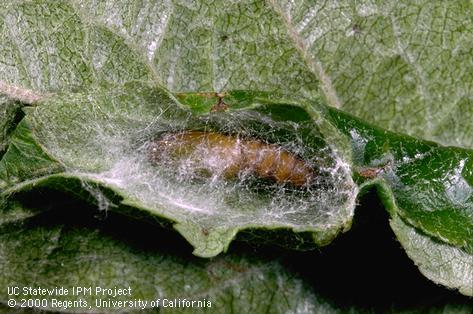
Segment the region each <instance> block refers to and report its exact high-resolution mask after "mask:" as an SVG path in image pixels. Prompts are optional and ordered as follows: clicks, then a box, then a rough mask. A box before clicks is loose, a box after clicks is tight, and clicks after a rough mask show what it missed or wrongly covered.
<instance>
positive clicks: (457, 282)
mask: <svg viewBox="0 0 473 314" xmlns="http://www.w3.org/2000/svg"><path fill="white" fill-rule="evenodd" d="M391 227H392V228H393V230H394V232H395V234H396V236H397V238H398V240H399V241H400V242H401V244H402V246H403V247H404V249H405V250H406V252H407V254H408V255H409V257H410V258H411V259H412V260H414V262H415V263H416V265H417V266H418V267H419V269H420V271H421V272H422V274H424V275H425V276H426V277H427V278H429V279H431V280H433V281H434V282H437V283H440V284H442V285H444V286H447V287H451V288H455V289H458V290H459V291H460V292H461V293H463V294H465V295H470V296H471V295H473V285H472V284H471V283H472V282H473V256H472V254H471V253H467V252H465V251H463V250H461V249H459V248H457V247H455V246H451V245H448V244H445V243H442V242H440V241H437V240H435V239H432V237H429V236H427V235H425V234H422V232H421V231H419V230H416V229H415V228H413V227H412V226H409V225H408V224H406V223H405V222H403V220H402V219H401V218H399V217H398V216H395V217H393V219H391Z"/></svg>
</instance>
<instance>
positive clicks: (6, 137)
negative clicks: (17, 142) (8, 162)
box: [0, 94, 21, 158]
mask: <svg viewBox="0 0 473 314" xmlns="http://www.w3.org/2000/svg"><path fill="white" fill-rule="evenodd" d="M20 107H21V105H20V104H18V103H15V102H14V101H11V100H10V99H8V98H7V97H6V96H4V95H1V94H0V158H1V157H2V155H3V154H4V152H5V150H6V148H7V146H8V144H9V141H10V133H11V132H12V131H13V130H14V128H15V120H16V118H17V114H18V111H19V108H20Z"/></svg>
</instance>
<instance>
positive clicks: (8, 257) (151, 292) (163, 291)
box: [0, 205, 339, 313]
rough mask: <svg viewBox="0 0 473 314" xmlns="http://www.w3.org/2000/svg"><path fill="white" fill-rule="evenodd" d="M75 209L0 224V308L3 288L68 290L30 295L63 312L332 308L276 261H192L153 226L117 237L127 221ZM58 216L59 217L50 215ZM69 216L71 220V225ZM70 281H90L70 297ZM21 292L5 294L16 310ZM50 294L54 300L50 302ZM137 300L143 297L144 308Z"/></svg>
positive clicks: (4, 301)
mask: <svg viewBox="0 0 473 314" xmlns="http://www.w3.org/2000/svg"><path fill="white" fill-rule="evenodd" d="M69 206H70V205H69ZM17 210H18V209H17ZM24 210H26V209H24ZM61 210H62V209H61ZM82 210H84V209H83V208H82ZM26 211H27V210H26ZM1 215H3V213H1ZM75 215H77V213H74V209H70V208H69V213H68V216H69V218H68V219H66V223H65V224H61V223H60V221H61V220H63V221H64V217H65V214H64V213H63V214H61V213H60V212H59V213H58V209H56V212H54V211H53V212H49V213H44V214H41V215H38V216H35V217H34V218H29V219H24V220H19V221H17V222H14V223H12V222H10V223H4V222H2V223H1V225H0V230H1V233H0V269H1V271H2V276H1V277H0V290H1V291H4V293H2V297H1V299H0V304H2V305H4V306H5V307H6V306H7V294H6V291H7V288H11V287H20V289H23V287H26V288H28V287H31V288H33V289H35V288H39V287H41V288H46V289H54V287H58V288H61V287H62V288H64V289H67V290H68V295H58V294H54V295H45V296H41V295H39V296H33V297H32V298H33V299H43V300H44V299H46V300H48V304H47V305H46V306H45V307H40V308H41V309H47V310H53V311H60V312H64V313H66V312H69V313H70V312H76V313H103V312H123V311H126V312H138V311H140V309H141V308H145V309H146V311H147V312H154V311H155V310H156V309H155V308H154V309H153V308H151V306H150V305H151V304H150V302H151V301H155V300H157V299H160V309H161V310H166V312H170V313H195V312H198V313H201V312H202V313H204V312H205V313H208V312H210V313H225V312H230V311H235V310H238V311H240V310H245V311H249V312H257V313H261V312H264V311H268V312H272V313H282V312H287V311H293V312H301V311H302V312H313V311H320V310H324V311H329V312H330V313H336V312H339V310H337V309H336V308H334V307H333V306H332V305H330V304H329V303H327V302H326V301H325V300H324V299H323V298H321V297H320V296H318V295H316V294H315V293H314V291H313V289H311V288H310V287H309V286H308V285H307V284H306V283H305V282H304V281H303V280H302V278H300V277H299V276H298V275H297V274H295V273H294V272H290V271H287V270H285V269H284V267H283V266H282V265H281V264H280V262H279V261H277V260H269V259H267V258H257V257H251V256H249V254H240V255H235V254H231V255H227V256H222V257H218V258H215V259H212V260H202V259H197V258H195V257H192V256H188V255H187V254H184V253H182V252H181V251H180V250H177V249H175V248H173V246H172V240H173V238H172V237H169V235H166V234H165V235H162V234H160V233H159V232H156V229H153V231H149V228H148V229H147V228H146V227H145V228H144V229H143V227H141V229H140V230H146V232H145V233H143V232H142V231H141V233H140V234H139V236H133V237H130V236H129V235H128V236H126V237H125V239H120V238H121V237H124V229H122V231H121V232H120V231H118V230H120V229H118V228H116V226H117V225H120V226H121V227H122V228H125V229H126V228H130V227H133V226H130V224H129V223H123V222H120V220H119V219H118V220H117V219H113V217H112V219H111V221H113V222H114V226H111V224H110V223H106V224H103V225H102V226H101V225H100V224H97V222H95V223H93V222H91V221H88V220H87V219H85V220H84V219H83V218H80V216H82V217H84V213H79V217H75ZM58 216H60V217H62V218H61V219H58ZM72 217H74V218H73V219H71V218H72ZM72 220H74V224H72V225H71V221H72ZM78 222H79V223H78ZM134 228H136V226H134ZM134 230H139V229H134ZM125 232H126V231H125ZM147 236H156V237H159V236H166V238H167V243H162V242H163V241H156V244H154V245H153V244H152V242H151V241H149V243H150V244H149V245H143V244H142V243H143V242H142V241H143V238H145V237H147ZM77 287H83V288H89V287H91V288H92V289H91V291H92V292H91V293H83V294H80V295H73V289H75V288H77ZM97 287H101V288H107V289H114V288H115V287H116V288H118V289H125V290H126V291H128V288H130V289H131V290H130V291H131V295H119V296H116V297H115V296H112V295H100V293H99V294H98V295H97V294H96V288H97ZM86 292H87V291H86ZM25 297H26V295H24V294H23V290H21V293H20V295H18V296H10V297H8V299H16V300H17V309H20V308H19V305H20V304H21V299H24V298H25ZM30 298H31V296H30ZM79 299H81V300H82V302H81V304H80V305H77V304H76V305H73V304H70V305H69V306H67V304H64V303H63V305H61V304H60V303H59V302H58V301H61V302H64V301H78V300H79ZM174 299H178V300H179V299H180V300H181V301H182V302H184V299H186V300H190V301H192V300H194V301H200V302H201V304H203V307H202V306H201V307H200V308H198V307H196V306H194V307H183V306H181V307H177V306H175V307H173V308H171V307H169V305H170V301H171V302H173V301H175V300H174ZM53 300H57V301H56V303H53V302H54V301H53ZM97 300H100V301H104V302H106V301H110V300H113V301H138V300H141V301H142V303H139V304H138V303H134V304H138V307H134V305H133V307H132V306H129V305H125V306H123V305H122V306H120V307H119V306H113V305H111V306H110V305H108V304H105V303H102V304H105V305H102V306H98V305H97V303H96V302H97ZM144 301H146V302H147V304H146V307H145V305H144V303H143V302H144ZM86 303H87V304H86ZM181 304H182V303H181ZM166 306H167V307H166ZM11 310H12V309H10V311H11Z"/></svg>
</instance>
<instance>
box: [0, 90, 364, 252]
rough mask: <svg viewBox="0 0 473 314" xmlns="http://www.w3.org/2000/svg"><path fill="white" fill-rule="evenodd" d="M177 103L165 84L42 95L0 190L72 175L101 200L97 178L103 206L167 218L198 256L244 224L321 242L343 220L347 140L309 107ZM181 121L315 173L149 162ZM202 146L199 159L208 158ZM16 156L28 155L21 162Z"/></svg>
mask: <svg viewBox="0 0 473 314" xmlns="http://www.w3.org/2000/svg"><path fill="white" fill-rule="evenodd" d="M236 96H238V93H237V94H236ZM180 106H181V105H180V104H179V103H177V102H176V101H175V100H174V99H173V98H172V96H171V95H169V94H167V93H166V92H165V91H164V90H162V89H160V88H157V87H153V86H149V85H147V84H143V83H129V84H126V85H124V86H122V87H117V88H116V89H113V90H110V89H109V88H107V89H103V88H102V89H95V90H92V91H90V92H89V93H75V94H65V95H63V96H59V97H56V98H54V99H53V98H50V99H48V100H45V101H44V102H43V103H41V104H39V105H37V106H36V107H35V109H34V110H30V111H29V112H28V114H27V116H26V117H25V119H24V120H23V121H22V123H21V124H20V125H19V127H18V128H17V132H16V134H15V136H14V139H15V140H14V142H13V143H17V142H19V141H20V140H21V141H22V142H21V144H22V145H11V146H10V148H9V150H8V151H7V154H6V155H5V156H4V158H3V160H2V161H1V162H0V174H2V175H1V176H0V179H1V182H2V185H3V186H4V188H5V191H4V193H3V195H4V196H8V195H10V194H12V193H15V192H18V191H22V190H29V189H33V188H37V187H40V186H52V185H54V187H55V188H58V189H60V190H64V189H68V188H67V186H68V185H69V184H70V183H66V182H68V181H67V180H69V179H71V178H72V179H73V178H75V179H78V180H80V181H82V182H84V183H83V185H84V188H85V189H86V190H88V191H89V192H90V193H91V194H92V195H93V196H95V198H96V199H97V203H100V202H103V200H107V196H106V195H103V191H101V190H100V189H98V188H95V187H94V185H97V184H98V185H100V186H102V187H104V188H107V189H110V190H111V191H112V194H114V195H115V196H113V197H111V199H109V200H108V201H106V202H105V203H104V204H106V207H110V208H111V209H113V208H114V207H115V205H118V204H123V205H128V206H132V207H135V208H140V209H143V210H145V211H148V212H149V213H151V214H153V215H157V216H159V217H163V218H166V219H168V220H171V221H172V222H173V223H174V224H175V228H176V230H177V231H178V232H180V233H181V234H182V235H183V236H184V237H185V238H186V239H187V240H188V241H189V242H190V243H191V244H192V245H193V246H194V247H195V251H194V253H195V254H197V255H199V256H214V255H216V254H218V253H220V252H221V251H223V250H226V248H227V247H228V245H229V243H230V242H231V240H232V239H233V238H234V237H235V235H236V233H237V232H239V231H240V230H243V229H255V228H265V229H275V228H278V229H288V230H293V231H294V232H299V233H302V234H301V236H297V239H299V242H300V241H304V242H308V244H310V243H313V244H314V243H315V244H318V245H324V244H327V243H328V242H330V241H331V240H332V239H333V238H334V237H335V235H336V234H337V233H338V232H339V231H340V230H346V229H347V228H348V227H349V225H350V223H351V218H352V215H353V209H354V200H355V197H356V190H357V188H356V186H355V185H354V183H353V181H352V178H351V174H350V169H349V164H348V162H349V151H348V150H347V149H348V148H349V145H348V142H347V141H346V140H345V139H344V138H342V137H340V136H337V133H336V132H337V131H336V130H335V129H333V127H331V126H330V124H328V123H326V122H324V120H323V119H322V117H320V116H319V117H317V116H316V112H313V116H310V115H309V114H308V113H307V112H305V111H304V110H303V109H302V108H300V107H294V106H290V105H280V106H278V105H275V104H273V105H270V106H267V105H264V104H260V105H258V104H257V103H253V104H252V105H251V106H250V107H252V109H246V110H236V111H232V112H229V113H215V114H210V115H209V114H203V115H202V114H201V115H192V114H191V112H190V111H188V110H187V109H185V108H183V107H180ZM278 108H279V109H278ZM281 110H282V111H281ZM288 112H291V116H289V115H288V114H287V113H288ZM313 119H315V120H317V121H318V122H317V123H314V121H313ZM27 125H31V128H27V127H26V126H27ZM187 129H192V130H196V129H201V130H203V129H205V130H214V131H216V132H221V133H226V134H240V136H243V137H251V138H257V139H259V140H260V141H264V142H269V143H274V145H278V146H280V147H286V149H288V150H289V151H294V152H297V154H298V156H300V157H301V158H304V159H305V161H306V162H307V163H308V164H310V165H311V166H310V167H313V168H312V169H313V170H314V171H315V172H316V173H317V175H316V177H314V180H315V181H314V182H312V183H311V184H310V185H308V186H304V187H303V188H296V187H291V186H286V185H284V184H279V183H272V182H266V181H264V180H258V178H254V177H252V176H250V177H248V178H247V179H245V178H243V179H238V180H230V181H229V180H224V179H222V178H220V179H219V178H217V177H210V178H207V179H203V181H202V180H197V181H196V180H193V179H192V176H193V172H192V171H193V170H192V169H190V170H187V168H184V170H182V167H183V166H185V165H186V164H185V163H186V162H187V161H186V159H183V160H182V162H183V163H182V164H179V161H178V164H164V165H163V166H160V164H153V163H152V162H151V160H150V150H149V147H150V146H149V145H150V144H149V143H150V141H153V139H155V138H159V137H161V136H163V134H168V133H171V134H172V133H176V132H180V131H182V130H187ZM17 147H20V148H22V147H24V149H20V150H17V149H16V148H17ZM39 149H43V150H39ZM38 150H39V151H38ZM30 152H31V153H30ZM202 154H203V155H204V156H200V157H199V158H207V157H206V156H205V154H207V153H206V152H205V151H204V152H202ZM345 154H347V155H345ZM24 155H27V156H30V155H31V156H32V157H36V159H35V158H27V160H25V161H22V160H21V156H24ZM223 161H225V160H224V159H223ZM61 180H64V183H63V184H61V183H60V182H61ZM62 185H63V186H64V187H62ZM115 202H118V204H114V203H115ZM104 206H105V205H104ZM299 245H301V244H299Z"/></svg>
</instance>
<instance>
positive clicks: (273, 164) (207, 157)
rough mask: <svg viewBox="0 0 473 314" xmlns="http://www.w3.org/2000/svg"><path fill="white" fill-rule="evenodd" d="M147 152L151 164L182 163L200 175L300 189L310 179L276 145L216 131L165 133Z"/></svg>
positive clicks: (307, 170)
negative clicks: (248, 176) (270, 182)
mask: <svg viewBox="0 0 473 314" xmlns="http://www.w3.org/2000/svg"><path fill="white" fill-rule="evenodd" d="M149 153H150V159H151V160H152V161H153V162H159V163H164V164H166V162H169V161H174V162H175V161H178V162H179V161H184V160H185V164H186V165H187V166H188V167H190V168H193V169H198V170H199V172H200V173H205V174H206V175H207V176H217V177H219V176H222V177H224V178H227V179H230V178H235V177H238V176H240V175H242V174H245V173H246V174H253V175H255V176H257V177H259V178H264V179H270V180H273V181H275V182H277V183H288V184H291V185H293V186H296V187H301V186H304V185H307V184H308V183H310V181H311V180H312V179H313V177H314V170H313V169H312V168H311V167H310V166H309V165H308V164H307V162H305V161H304V160H303V159H301V158H299V157H298V156H296V155H295V154H293V153H291V152H289V151H287V150H284V149H283V148H282V147H280V146H277V145H274V144H267V143H264V142H262V141H260V140H256V139H245V138H240V137H238V136H234V135H224V134H220V133H216V132H203V131H184V132H179V133H168V134H165V135H164V136H162V137H161V138H159V139H157V140H155V141H153V142H151V145H150V151H149Z"/></svg>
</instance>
